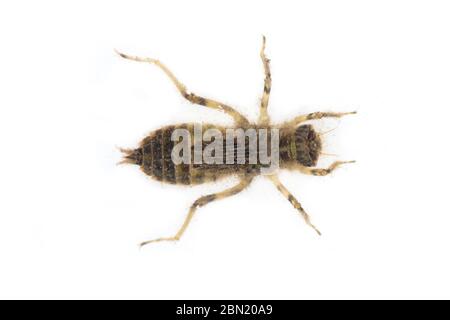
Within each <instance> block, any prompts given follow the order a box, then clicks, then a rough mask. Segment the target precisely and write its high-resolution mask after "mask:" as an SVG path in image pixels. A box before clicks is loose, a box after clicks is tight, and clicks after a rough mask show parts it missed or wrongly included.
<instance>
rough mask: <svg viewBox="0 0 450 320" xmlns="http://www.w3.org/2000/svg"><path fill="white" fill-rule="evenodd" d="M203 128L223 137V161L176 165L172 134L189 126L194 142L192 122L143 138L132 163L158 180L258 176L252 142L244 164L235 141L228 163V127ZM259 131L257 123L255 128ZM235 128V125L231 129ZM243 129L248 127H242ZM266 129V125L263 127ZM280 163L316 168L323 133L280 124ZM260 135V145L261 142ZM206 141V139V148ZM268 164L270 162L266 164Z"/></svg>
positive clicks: (186, 182)
mask: <svg viewBox="0 0 450 320" xmlns="http://www.w3.org/2000/svg"><path fill="white" fill-rule="evenodd" d="M202 127H203V129H204V130H208V129H217V130H219V131H220V132H221V133H222V136H223V137H224V141H223V143H222V145H223V164H206V163H201V164H184V163H181V164H174V162H173V161H172V159H171V155H172V150H173V147H174V144H175V143H176V142H174V141H172V140H171V137H172V133H173V131H174V130H176V129H187V130H188V131H189V133H190V135H191V141H194V125H193V124H192V123H188V124H180V125H176V126H166V127H163V128H161V129H158V130H156V131H154V132H152V133H150V134H149V135H148V136H147V137H146V138H144V139H143V140H142V141H141V143H140V146H139V148H137V149H134V150H129V151H128V154H127V156H126V157H125V158H126V159H128V160H129V161H128V162H129V163H133V164H137V165H139V166H140V167H141V169H142V171H143V172H145V173H146V174H147V175H149V176H151V177H153V178H155V179H156V180H159V181H162V182H166V183H171V184H181V185H197V184H201V183H204V182H213V181H216V180H218V179H221V178H224V177H226V176H230V175H238V176H244V175H249V174H251V175H258V174H259V173H260V171H261V167H263V166H264V165H262V164H261V163H260V162H258V163H256V164H252V163H250V159H249V155H248V150H250V146H249V141H248V140H246V144H245V150H246V151H247V152H246V157H245V163H244V164H239V163H238V161H237V154H238V150H237V148H238V143H237V140H235V141H234V144H233V145H234V163H233V164H226V159H225V157H226V152H227V150H226V142H225V137H226V129H227V128H225V127H221V126H217V125H212V124H202ZM253 128H255V129H256V130H258V129H259V128H258V127H257V126H255V127H253ZM231 129H235V128H231ZM242 129H244V130H246V129H248V128H242ZM264 129H266V128H264ZM279 137H280V138H279V163H280V168H282V169H283V168H285V169H291V168H295V167H296V165H297V164H300V165H303V166H305V167H313V166H315V165H316V163H317V160H318V159H319V155H320V151H321V147H322V145H321V141H320V136H319V135H318V134H317V133H316V132H315V131H314V128H313V127H312V126H311V125H301V126H299V127H297V128H289V127H281V128H279ZM266 141H267V144H268V149H270V136H269V139H267V140H266ZM259 143H260V141H259V136H257V144H258V145H259ZM205 144H207V143H206V142H203V148H202V149H204V147H205ZM191 158H192V159H193V158H194V145H193V144H192V146H191ZM266 166H267V165H266Z"/></svg>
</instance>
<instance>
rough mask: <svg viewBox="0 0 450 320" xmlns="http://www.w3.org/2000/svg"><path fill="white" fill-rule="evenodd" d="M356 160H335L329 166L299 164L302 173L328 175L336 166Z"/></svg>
mask: <svg viewBox="0 0 450 320" xmlns="http://www.w3.org/2000/svg"><path fill="white" fill-rule="evenodd" d="M354 162H355V161H354V160H353V161H335V162H333V163H332V164H331V165H330V166H329V167H328V168H310V167H305V166H298V169H299V170H300V172H301V173H304V174H310V175H313V176H326V175H328V174H330V173H332V172H333V171H334V170H335V169H336V168H338V167H339V166H341V165H343V164H345V163H354Z"/></svg>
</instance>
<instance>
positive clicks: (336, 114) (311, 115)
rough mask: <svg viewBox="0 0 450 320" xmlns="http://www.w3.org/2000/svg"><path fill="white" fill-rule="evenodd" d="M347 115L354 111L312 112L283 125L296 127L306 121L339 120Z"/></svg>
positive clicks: (354, 112)
mask: <svg viewBox="0 0 450 320" xmlns="http://www.w3.org/2000/svg"><path fill="white" fill-rule="evenodd" d="M349 114H356V111H352V112H313V113H308V114H304V115H300V116H297V117H295V118H294V119H292V120H291V121H288V122H287V123H286V124H285V125H287V126H297V125H299V124H300V123H302V122H305V121H308V120H319V119H322V118H340V117H343V116H346V115H349Z"/></svg>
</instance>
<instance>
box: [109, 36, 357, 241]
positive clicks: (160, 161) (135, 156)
mask: <svg viewBox="0 0 450 320" xmlns="http://www.w3.org/2000/svg"><path fill="white" fill-rule="evenodd" d="M265 44H266V39H265V37H263V43H262V48H261V52H260V56H261V59H262V62H263V66H264V73H265V79H264V90H263V95H262V99H261V105H260V115H259V119H258V122H257V123H251V122H250V121H249V120H247V118H246V117H244V116H243V115H242V114H241V113H239V112H238V111H236V110H235V109H234V108H232V107H231V106H228V105H226V104H224V103H221V102H219V101H216V100H212V99H208V98H204V97H201V96H199V95H197V94H195V93H192V92H189V91H188V90H187V89H186V87H185V86H184V85H183V84H182V83H181V82H180V81H178V79H177V78H176V77H175V75H174V74H173V73H172V72H171V71H170V70H169V69H168V68H167V67H166V66H165V65H164V64H162V63H161V62H160V61H159V60H155V59H151V58H142V57H136V56H130V55H126V54H123V53H120V52H117V53H118V54H119V55H120V56H121V57H123V58H125V59H129V60H134V61H138V62H147V63H150V64H154V65H155V66H157V67H159V68H160V69H161V70H162V71H163V72H164V73H165V74H166V75H167V76H168V77H169V78H170V80H171V81H172V82H173V84H174V85H175V86H176V88H177V89H178V91H179V92H180V93H181V95H182V96H183V97H184V98H185V99H187V100H188V101H190V102H191V103H194V104H198V105H202V106H205V107H208V108H212V109H216V110H220V111H223V112H225V113H226V114H228V115H230V116H231V117H232V118H233V119H234V122H235V125H234V127H233V129H236V128H241V129H243V130H247V129H250V128H253V129H255V130H260V129H266V130H271V129H274V128H275V129H277V130H278V132H279V140H278V148H279V168H280V169H288V170H296V171H300V172H301V173H304V174H310V175H316V176H325V175H327V174H329V173H331V172H332V171H333V170H335V169H336V168H337V167H339V166H340V165H342V164H344V163H351V162H354V161H336V162H334V163H332V164H331V165H330V166H329V167H328V168H315V166H316V164H317V161H318V159H319V156H320V155H321V149H322V142H321V138H320V134H319V133H317V132H316V131H315V130H314V128H313V126H312V125H311V124H304V123H305V122H306V121H310V120H318V119H322V118H326V117H332V118H340V117H342V116H344V115H348V114H355V113H356V111H353V112H344V113H336V112H314V113H310V114H305V115H300V116H297V117H295V118H293V119H292V120H290V121H287V122H284V123H282V124H280V125H272V124H271V122H270V118H269V115H268V113H267V106H268V103H269V95H270V90H271V85H272V79H271V73H270V68H269V59H267V57H266V56H265V53H264V50H265ZM194 127H195V124H193V123H187V124H179V125H173V126H166V127H163V128H161V129H158V130H156V131H153V132H152V133H150V134H149V135H148V136H147V137H146V138H144V139H143V140H142V141H141V143H140V144H139V147H138V148H136V149H121V151H122V152H123V153H124V154H125V155H124V159H123V161H122V162H121V163H130V164H136V165H139V166H140V167H141V170H142V171H143V172H144V173H145V174H147V175H149V176H151V177H153V178H155V179H156V180H159V181H162V182H167V183H171V184H180V185H196V184H201V183H204V182H211V181H216V180H218V179H220V178H223V177H227V176H230V175H235V176H237V177H239V183H238V184H237V185H235V186H233V187H231V188H229V189H226V190H223V191H221V192H218V193H213V194H209V195H206V196H202V197H200V198H198V199H197V200H196V201H195V202H194V203H193V204H192V205H191V207H190V209H189V213H188V215H187V217H186V218H185V220H184V222H183V224H182V226H181V227H180V229H179V230H178V232H177V233H176V234H175V235H174V236H171V237H162V238H157V239H153V240H149V241H145V242H142V243H141V245H145V244H148V243H151V242H159V241H177V240H179V239H180V238H181V236H182V235H183V233H184V232H185V231H186V228H187V227H188V225H189V223H190V221H191V220H192V217H193V216H194V214H195V212H196V209H197V208H198V207H202V206H204V205H206V204H207V203H209V202H212V201H215V200H219V199H223V198H226V197H230V196H232V195H235V194H237V193H239V192H241V191H242V190H244V189H245V188H246V187H248V186H249V185H250V183H251V182H252V180H253V178H254V177H255V176H257V175H260V174H261V172H262V170H263V168H265V167H267V165H265V164H261V163H256V164H254V163H253V164H251V163H250V161H249V155H248V153H246V156H245V161H244V163H242V161H240V163H239V161H234V162H233V163H232V164H206V163H200V164H195V163H192V162H191V163H179V164H176V163H174V161H172V157H171V156H172V151H173V148H174V144H175V142H174V141H173V140H172V134H173V132H174V131H175V130H177V129H185V130H187V132H189V134H190V135H191V136H192V135H194ZM203 128H213V129H215V130H218V131H219V132H222V133H223V136H225V135H226V133H225V132H226V130H227V129H228V128H225V127H221V126H217V125H212V124H203ZM259 142H260V143H261V141H259ZM264 143H266V142H264ZM228 145H229V144H228ZM204 146H205V143H204V142H202V147H204ZM232 146H234V147H235V148H236V149H237V148H238V147H237V146H238V142H237V141H236V140H233V142H232ZM245 147H248V148H249V147H250V146H249V140H248V139H246V140H245ZM190 152H191V153H192V155H193V154H194V153H195V150H194V146H192V147H191V150H190ZM224 154H225V152H224ZM233 158H234V160H237V159H236V158H237V152H234V155H233ZM266 177H267V178H269V180H270V181H272V183H273V184H274V185H275V186H276V188H277V189H278V191H280V192H281V194H282V195H283V196H284V197H285V198H286V199H287V200H289V202H290V203H291V204H292V205H293V206H294V208H295V209H297V210H298V211H299V212H300V214H301V215H302V217H303V219H304V220H305V222H306V223H307V224H308V225H309V226H311V227H312V228H313V229H314V230H315V231H316V232H317V233H318V234H319V235H320V232H319V230H318V229H317V228H316V227H315V226H314V225H313V224H312V223H311V221H310V218H309V215H308V214H307V213H306V212H305V210H304V209H303V207H302V206H301V204H300V203H299V202H298V200H297V199H296V198H295V197H294V196H293V195H292V194H291V193H290V192H289V190H288V189H286V187H285V186H284V185H283V184H282V183H281V182H280V180H279V179H278V176H277V174H276V172H274V173H272V174H269V175H266Z"/></svg>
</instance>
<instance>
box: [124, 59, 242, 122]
mask: <svg viewBox="0 0 450 320" xmlns="http://www.w3.org/2000/svg"><path fill="white" fill-rule="evenodd" d="M116 52H117V54H118V55H120V56H121V57H122V58H125V59H128V60H133V61H138V62H147V63H150V64H154V65H155V66H157V67H158V68H160V69H161V70H162V71H163V72H164V73H165V74H166V75H167V76H168V77H169V78H170V80H171V81H172V83H173V84H174V85H175V86H176V87H177V89H178V91H179V92H180V93H181V95H182V96H183V97H184V98H185V99H186V100H188V101H190V102H191V103H195V104H199V105H202V106H205V107H208V108H212V109H216V110H220V111H223V112H225V113H227V114H228V115H230V116H231V117H233V119H234V120H235V121H236V122H237V123H238V124H248V123H249V122H248V120H247V118H245V117H244V116H243V115H242V114H240V113H239V112H238V111H236V110H235V109H233V108H232V107H230V106H228V105H226V104H224V103H221V102H219V101H215V100H212V99H207V98H203V97H200V96H198V95H196V94H195V93H192V92H189V91H188V90H187V89H186V86H185V85H184V84H182V83H181V82H180V81H179V80H178V79H177V78H176V77H175V75H174V74H173V73H172V71H170V69H169V68H167V67H166V66H165V65H164V64H163V63H162V62H160V61H159V60H156V59H152V58H144V57H137V56H130V55H127V54H124V53H121V52H118V51H116Z"/></svg>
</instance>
